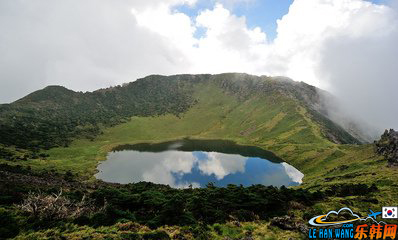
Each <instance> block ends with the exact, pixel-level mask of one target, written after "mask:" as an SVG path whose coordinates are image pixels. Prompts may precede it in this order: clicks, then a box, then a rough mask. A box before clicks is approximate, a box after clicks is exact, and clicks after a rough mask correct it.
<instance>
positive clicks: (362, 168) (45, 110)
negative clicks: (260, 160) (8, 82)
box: [0, 73, 398, 239]
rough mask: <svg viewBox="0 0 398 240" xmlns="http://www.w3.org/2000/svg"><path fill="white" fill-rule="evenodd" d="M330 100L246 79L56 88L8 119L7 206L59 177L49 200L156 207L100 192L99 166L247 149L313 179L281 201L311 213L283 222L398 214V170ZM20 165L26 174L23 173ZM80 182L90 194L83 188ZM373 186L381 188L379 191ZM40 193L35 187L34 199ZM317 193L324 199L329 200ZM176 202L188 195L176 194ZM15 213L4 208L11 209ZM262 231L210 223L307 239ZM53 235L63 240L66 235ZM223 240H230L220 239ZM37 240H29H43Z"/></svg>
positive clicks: (299, 86) (4, 134)
mask: <svg viewBox="0 0 398 240" xmlns="http://www.w3.org/2000/svg"><path fill="white" fill-rule="evenodd" d="M320 91H321V90H319V89H316V88H315V87H313V86H310V85H307V84H305V83H301V82H294V81H292V80H289V79H285V78H270V77H257V76H251V75H247V74H236V73H230V74H219V75H176V76H169V77H165V76H149V77H147V78H143V79H139V80H137V81H136V82H132V83H130V84H127V85H125V86H118V87H113V88H109V89H102V90H98V91H95V92H87V93H80V92H73V91H71V90H67V89H65V88H63V87H56V86H52V87H47V88H45V89H43V90H40V91H37V92H34V93H32V94H30V95H28V96H26V97H24V98H22V99H20V100H18V101H16V102H14V103H12V104H8V105H2V106H1V107H0V147H1V149H0V150H1V151H0V153H2V156H3V157H2V158H3V159H2V160H0V163H2V164H7V165H4V166H8V167H7V168H9V169H12V170H9V171H7V170H4V171H2V170H0V174H3V175H1V176H7V179H8V180H3V181H0V186H1V188H0V189H1V190H2V191H3V192H2V193H3V195H4V196H14V195H12V194H14V193H12V191H9V190H5V189H7V187H8V186H10V185H13V184H16V185H18V184H19V185H18V186H19V187H20V188H21V189H23V191H22V192H24V191H25V192H26V191H28V190H29V189H30V188H26V187H24V184H26V181H27V180H26V179H30V178H34V182H35V181H36V182H40V184H41V181H42V180H40V179H41V177H43V175H45V174H50V175H49V176H50V179H51V181H49V184H48V187H49V188H53V189H57V188H58V187H59V186H63V188H64V189H65V191H69V192H71V194H72V193H73V194H74V196H75V195H78V193H76V192H74V191H75V190H74V188H77V189H79V191H80V194H81V192H87V193H92V192H93V191H94V193H95V194H97V195H95V196H98V194H104V195H105V196H108V195H110V196H111V195H112V194H113V192H111V191H110V190H109V191H108V190H103V188H105V189H107V188H113V187H115V188H116V189H118V190H117V191H118V193H117V194H120V197H121V198H124V197H126V198H127V199H130V200H129V201H135V200H133V199H136V198H142V197H143V196H144V195H142V194H144V193H142V192H140V191H141V190H142V189H141V187H140V186H135V185H132V186H126V187H125V188H123V187H120V189H119V187H118V186H113V185H109V186H108V185H106V184H104V183H99V182H98V181H97V180H95V178H94V176H93V175H94V174H95V172H96V166H97V164H98V162H99V161H102V160H105V158H106V155H107V153H108V152H109V151H111V150H112V149H113V148H114V147H116V146H118V145H123V144H133V143H140V142H163V141H168V140H174V139H182V138H187V137H188V138H193V139H223V140H232V141H234V142H236V143H237V144H242V145H250V146H257V147H261V148H263V149H265V150H269V151H272V152H273V153H274V154H276V155H277V156H278V157H280V158H282V159H284V160H285V161H286V162H288V163H289V164H291V165H292V166H294V167H295V168H297V169H299V170H300V171H301V172H303V173H304V174H305V176H304V179H303V181H304V182H303V184H302V185H300V186H298V187H295V188H293V189H292V190H291V191H293V193H288V195H289V197H286V196H285V195H284V194H287V193H285V192H283V191H282V193H278V192H277V193H275V194H281V197H280V199H285V197H286V199H287V200H286V199H285V200H283V201H286V204H293V203H292V202H293V201H294V202H298V203H297V204H301V205H300V206H301V207H298V208H293V209H294V210H293V211H290V212H283V211H281V214H282V213H283V214H292V213H293V215H295V216H296V218H297V219H298V220H297V221H301V222H305V221H306V220H307V218H308V217H309V216H310V215H311V214H315V213H318V212H323V211H326V210H330V209H331V208H333V209H334V208H337V207H339V206H350V207H351V208H352V209H353V210H355V211H357V212H363V213H365V212H366V211H367V209H369V208H371V207H375V206H377V207H379V206H381V205H385V206H388V205H389V204H390V205H391V204H394V201H395V200H396V199H398V194H397V191H392V190H391V188H394V189H396V188H397V186H396V185H395V184H394V183H395V181H396V180H398V179H397V177H396V174H395V170H394V169H393V168H389V167H387V164H386V161H385V160H383V158H381V157H380V156H378V155H376V154H375V153H374V149H373V148H374V146H373V145H372V144H361V142H360V140H358V139H356V138H355V137H353V136H352V135H351V134H349V133H348V132H347V131H346V130H344V129H343V128H342V127H340V126H339V125H338V124H336V123H334V122H333V121H331V120H330V119H329V118H328V116H327V114H326V110H325V108H324V107H323V105H322V103H321V101H320V95H319V94H320ZM17 165H18V166H19V167H12V166H17ZM16 169H17V170H16ZM18 169H19V170H18ZM21 169H22V170H21ZM21 174H22V175H23V176H25V177H21ZM26 176H30V177H26ZM33 176H34V177H33ZM23 178H26V179H25V180H22V179H23ZM60 178H61V179H60ZM74 181H78V182H79V184H83V185H79V186H78V187H76V186H75V184H77V183H75V182H74ZM101 184H104V185H101ZM361 184H363V185H361ZM372 184H374V185H375V186H374V187H371V185H372ZM37 185H38V184H33V187H37ZM30 186H31V185H30ZM154 188H155V189H158V188H157V187H154ZM375 188H376V189H377V191H378V192H375V191H376V190H374V189H375ZM83 189H84V190H83ZM159 189H161V190H157V191H160V192H161V193H159V192H157V193H151V194H155V195H156V194H158V195H156V196H155V197H154V198H150V199H152V200H148V201H154V202H156V201H160V200H159V199H162V196H163V195H162V194H166V195H167V194H169V195H170V194H171V192H172V190H165V188H163V187H159ZM363 189H365V193H364V191H363ZM368 190H369V191H368ZM7 191H8V192H7ZM97 191H98V192H97ZM115 191H116V190H115ZM195 191H199V190H195ZM203 191H210V193H208V194H210V195H209V196H213V195H211V194H216V193H214V192H212V191H215V190H212V188H208V190H203ZM220 191H223V190H220ZM225 191H232V192H233V191H236V189H229V190H225ZM247 191H254V192H255V193H253V194H254V195H253V194H252V193H249V192H248V193H247V194H248V195H250V194H252V195H250V196H257V195H256V194H257V193H258V192H261V191H269V190H256V189H254V190H253V189H250V190H247ZM256 191H257V192H256ZM272 191H273V190H272ZM300 191H308V192H306V193H305V194H304V195H306V196H308V199H311V201H309V202H308V204H310V205H309V206H305V204H304V203H305V200H303V199H302V194H303V193H302V192H300ZM317 191H320V192H319V194H321V195H317V194H318V193H317ZM111 193H112V194H111ZM73 194H72V195H73ZM115 194H116V193H115ZM129 194H132V195H131V196H130V195H129ZM134 194H135V195H134ZM181 194H182V196H181V198H182V199H185V198H188V199H191V195H189V194H196V192H193V193H191V192H183V193H181ZM184 194H185V195H184ZM198 194H199V193H198ZM201 194H203V195H206V194H207V193H206V192H205V193H201ZM235 194H237V193H235ZM311 194H314V195H311ZM169 195H167V196H169ZM174 195H178V194H177V193H173V194H171V196H174ZM293 195H294V196H295V197H292V196H293ZM18 196H20V195H18ZM23 196H24V195H21V197H22V198H23ZM101 196H102V195H101ZM118 196H119V195H118ZM151 196H152V195H151ZM206 196H207V195H206ZM214 196H215V195H214ZM234 196H238V195H234ZM319 196H322V200H320V199H319ZM75 197H76V196H75ZM10 198H11V197H10ZM289 198H291V199H290V200H289ZM94 199H95V197H94ZM209 199H211V197H209ZM231 199H233V197H231ZM278 199H279V198H278ZM364 199H368V201H364ZM115 201H116V200H115ZM162 201H163V200H162ZM164 201H166V200H164ZM181 201H183V200H181ZM184 201H185V200H184ZM253 201H254V200H253ZM256 201H257V200H256ZM258 201H260V200H258ZM261 201H262V200H261ZM281 201H282V200H281ZM301 201H302V203H301ZM5 202H7V201H5V200H2V201H1V203H2V204H5ZM112 204H115V206H118V207H119V208H117V209H124V208H123V207H122V206H124V207H125V205H123V204H124V203H123V202H120V201H116V202H113V203H112ZM154 204H155V203H154ZM162 204H166V203H163V202H162ZM190 204H191V203H190ZM239 204H241V203H239ZM303 204H304V205H303ZM4 206H6V207H5V209H8V210H7V211H12V212H13V210H10V209H12V207H9V205H7V204H5V205H4ZM187 206H190V205H189V204H188V205H187ZM125 210H126V209H124V210H123V211H125ZM0 211H1V208H0ZM129 211H132V210H129ZM13 214H14V213H13ZM113 214H114V213H113ZM123 214H127V213H125V212H124V213H123ZM129 214H132V213H131V212H129ZM134 214H136V215H135V219H137V221H138V222H139V223H140V224H141V225H137V226H135V228H139V229H140V231H141V233H144V232H148V231H149V230H148V229H146V228H145V226H143V225H146V224H147V222H145V221H146V220H145V221H144V220H140V218H139V214H138V213H134ZM137 214H138V215H137ZM209 214H210V215H211V214H213V213H209ZM214 214H215V213H214ZM275 214H276V213H275ZM306 214H307V215H308V214H309V215H308V216H307V215H306ZM216 215H217V214H216ZM18 216H19V215H18ZM112 216H113V215H112ZM159 216H160V215H159ZM184 216H185V215H184ZM217 216H219V215H217ZM119 218H123V219H128V221H130V222H129V223H128V224H132V223H131V221H132V220H131V219H134V218H133V217H131V216H130V215H128V214H127V215H123V216H121V217H120V216H119ZM220 219H221V218H220ZM261 220H262V222H258V221H257V222H256V221H247V222H246V223H242V224H243V226H242V227H241V228H237V227H236V226H235V227H234V225H231V223H230V222H227V223H225V221H224V219H223V220H222V221H221V220H220V222H218V220H217V221H213V222H211V221H210V222H208V224H210V225H208V226H210V228H209V229H207V230H206V231H205V232H209V234H213V235H214V234H215V235H214V236H213V235H212V238H218V237H219V236H220V238H219V239H222V236H233V237H237V236H241V235H242V234H243V235H244V234H245V233H246V232H247V231H249V230H250V232H252V233H253V234H254V235H253V236H257V237H258V236H268V237H269V239H286V237H302V235H301V233H299V232H298V230H297V229H296V230H291V231H282V230H281V229H279V228H277V227H273V226H271V225H270V219H269V218H267V219H261ZM87 221H88V220H87ZM90 221H94V220H90ZM90 221H88V222H90ZM126 221H127V220H126ZM156 221H157V220H156ZM159 221H160V222H161V220H159ZM162 221H163V220H162ZM170 221H171V220H170ZM171 222H172V221H171ZM242 222H243V221H242ZM271 222H272V221H271ZM73 223H74V224H77V225H76V226H75V225H73V226H69V228H71V230H70V231H69V233H68V234H70V236H72V237H73V234H77V233H80V234H83V232H85V233H86V234H87V232H91V233H95V232H96V233H97V234H105V233H106V234H108V233H109V234H110V233H111V232H112V231H113V234H116V235H118V234H120V231H121V230H120V229H122V227H121V226H120V224H124V223H123V221H122V222H119V223H114V222H111V223H109V224H108V226H107V227H103V229H102V230H100V229H99V228H98V226H97V225H90V224H89V225H90V226H89V227H85V228H83V227H79V226H80V225H84V224H80V223H77V222H76V221H75V222H73ZM166 223H167V221H166ZM205 223H207V222H206V221H205ZM79 224H80V225H79ZM114 224H116V225H114ZM125 224H127V223H125ZM217 224H219V225H217ZM149 225H150V224H149ZM172 225H176V229H177V230H178V231H180V232H183V230H182V229H180V227H178V226H179V225H180V223H179V222H174V223H173V224H172ZM195 226H196V225H195ZM129 227H130V228H133V227H132V226H130V225H129ZM156 227H158V230H159V231H165V232H167V233H168V234H169V235H170V232H171V231H172V230H170V229H167V226H166V227H159V226H156ZM45 229H50V230H48V231H58V233H59V231H61V230H60V228H59V226H58V225H57V226H48V227H47V228H45ZM45 229H44V230H43V229H41V231H42V232H38V233H37V234H39V235H37V236H45V235H46V234H47V233H46V232H45V231H46V230H45ZM145 229H146V230H145ZM248 229H249V230H248ZM177 230H175V231H177ZM202 230H203V229H202ZM202 230H201V231H202ZM101 231H102V232H101ZM173 231H174V230H173ZM195 231H196V230H192V229H191V230H189V231H188V232H190V233H192V234H194V232H195ZM198 231H199V230H198ZM203 231H204V230H203ZM216 232H221V233H222V234H221V235H220V234H218V235H217V234H216ZM25 234H27V235H25V237H26V238H30V237H32V236H33V235H34V234H33V235H31V236H30V235H28V233H25ZM40 234H42V235H40ZM48 234H49V233H48ZM106 234H105V235H106ZM195 234H196V233H195ZM195 234H194V235H195ZM239 234H241V235H239ZM256 234H258V235H256ZM83 235H84V234H83ZM37 236H36V237H37ZM109 236H110V235H109ZM118 236H119V235H118ZM184 236H185V235H184ZM137 239H139V238H137ZM155 239H156V238H155ZM188 239H189V238H188ZM259 239H261V238H259Z"/></svg>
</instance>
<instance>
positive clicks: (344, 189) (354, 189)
mask: <svg viewBox="0 0 398 240" xmlns="http://www.w3.org/2000/svg"><path fill="white" fill-rule="evenodd" d="M376 191H378V188H377V187H376V185H375V184H373V185H371V186H368V185H366V184H361V183H359V184H340V185H333V186H331V187H330V188H329V189H328V190H326V192H325V193H326V194H327V195H328V196H337V197H346V196H364V195H367V194H369V193H372V192H376Z"/></svg>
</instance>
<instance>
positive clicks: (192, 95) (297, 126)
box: [0, 73, 370, 149]
mask: <svg viewBox="0 0 398 240" xmlns="http://www.w3.org/2000/svg"><path fill="white" fill-rule="evenodd" d="M208 87H213V88H217V89H220V91H221V92H222V94H223V95H225V96H233V97H234V98H236V99H237V101H238V102H237V103H236V104H237V105H236V107H235V108H237V109H238V108H239V106H246V108H253V109H255V112H256V113H250V112H248V113H246V114H249V115H248V116H246V117H247V118H248V119H251V118H252V119H251V120H245V121H246V122H247V121H249V122H248V123H245V124H243V122H242V123H239V120H238V118H236V117H235V116H234V115H233V114H232V113H231V116H229V115H226V116H225V117H224V118H225V119H231V120H232V121H234V123H233V124H239V125H241V127H240V128H241V133H240V134H241V135H242V136H246V135H247V136H249V135H253V134H255V133H256V132H258V133H259V134H260V132H262V131H267V132H269V134H270V139H271V138H275V139H279V140H278V141H279V142H280V143H283V142H292V141H293V142H295V141H296V140H294V137H293V136H296V135H297V134H298V135H297V136H301V135H302V134H304V135H308V137H307V139H303V143H305V142H308V143H310V142H311V141H312V140H310V139H311V138H314V139H315V138H316V139H318V138H319V137H321V138H323V139H327V140H328V141H330V142H333V143H351V144H352V143H356V144H358V143H361V142H367V141H369V140H370V139H369V138H368V136H367V135H366V134H364V133H363V132H362V131H361V128H360V127H357V125H356V123H355V121H352V120H347V119H348V118H347V119H345V120H346V123H349V124H347V125H344V124H340V122H343V121H335V120H336V119H337V118H335V117H334V116H331V115H329V111H328V110H327V109H326V108H325V106H326V105H325V103H324V101H323V99H324V97H323V96H326V95H328V96H329V98H330V99H333V97H332V96H331V95H330V94H328V93H327V92H325V91H322V90H320V89H317V88H316V87H313V86H311V85H308V84H306V83H303V82H295V81H293V80H290V79H289V78H285V77H267V76H261V77H259V76H254V75H248V74H242V73H225V74H217V75H210V74H199V75H172V76H161V75H151V76H148V77H145V78H142V79H138V80H137V81H135V82H131V83H128V84H124V85H123V86H116V87H111V88H106V89H99V90H96V91H94V92H85V93H83V92H75V91H72V90H69V89H66V88H64V87H61V86H48V87H46V88H44V89H42V90H38V91H36V92H33V93H31V94H29V95H27V96H26V97H23V98H21V99H19V100H17V101H15V102H13V103H11V104H3V105H0V126H1V127H0V136H2V137H1V142H0V143H1V144H4V145H7V146H10V145H15V146H18V147H22V148H28V149H41V148H44V149H48V148H52V147H56V146H67V145H68V144H69V143H70V142H71V140H72V139H74V138H76V137H78V138H79V137H83V138H95V136H96V135H98V134H101V131H102V130H101V129H103V128H104V127H105V128H107V127H111V126H114V125H117V124H120V123H123V122H126V121H130V118H131V117H133V116H158V115H164V114H172V115H176V116H184V113H185V112H186V111H188V110H189V109H191V108H192V107H193V106H195V104H196V103H197V102H207V101H210V99H207V98H203V97H198V96H197V92H198V91H203V90H200V89H202V88H208ZM232 110H233V109H231V111H232ZM206 111H208V112H212V111H214V109H212V107H209V109H206ZM272 117H273V118H272ZM221 121H223V120H221ZM267 121H271V122H270V123H267V124H266V122H267ZM201 124H206V123H201ZM225 124H227V126H228V124H231V123H228V121H226V123H225ZM248 124H249V125H248ZM270 124H271V125H270ZM317 132H319V133H317ZM282 133H284V135H286V136H285V137H281V138H278V137H277V136H279V135H281V134H282ZM262 134H263V137H265V136H266V135H264V133H262ZM292 134H293V135H292ZM318 134H320V135H321V136H318ZM271 136H273V137H271ZM282 136H283V134H282ZM300 139H301V137H300ZM313 141H314V142H316V140H313ZM322 141H323V140H322Z"/></svg>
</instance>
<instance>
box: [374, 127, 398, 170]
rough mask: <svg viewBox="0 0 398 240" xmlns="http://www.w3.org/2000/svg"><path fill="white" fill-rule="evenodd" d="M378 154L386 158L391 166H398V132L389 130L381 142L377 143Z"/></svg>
mask: <svg viewBox="0 0 398 240" xmlns="http://www.w3.org/2000/svg"><path fill="white" fill-rule="evenodd" d="M375 145H376V149H375V151H376V153H377V154H379V155H382V156H384V158H385V159H386V160H387V161H388V165H389V166H398V132H397V131H394V129H390V131H388V130H387V129H386V130H385V131H384V133H383V135H381V138H380V140H379V141H375Z"/></svg>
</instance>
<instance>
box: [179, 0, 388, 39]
mask: <svg viewBox="0 0 398 240" xmlns="http://www.w3.org/2000/svg"><path fill="white" fill-rule="evenodd" d="M367 1H369V2H372V3H376V4H385V3H386V2H388V0H367ZM222 3H223V5H224V6H225V7H227V8H228V9H229V10H230V11H231V12H232V13H233V14H234V15H237V16H244V17H245V18H246V23H247V25H248V27H249V28H254V27H260V28H261V29H262V31H263V32H265V33H266V34H267V39H268V41H272V40H273V39H275V37H276V29H277V23H276V22H277V19H280V18H282V17H283V16H284V15H285V14H287V13H288V11H289V6H290V5H291V4H292V3H293V0H261V1H260V0H253V1H242V2H240V3H239V2H238V3H237V2H235V3H234V4H233V5H228V1H222ZM214 4H215V1H214V0H199V1H198V2H197V3H196V4H195V6H193V7H190V6H187V5H182V6H178V7H177V8H176V10H177V11H179V12H182V13H185V14H187V15H188V16H190V17H192V18H194V17H196V16H197V15H198V13H199V12H200V11H202V10H205V9H212V8H213V7H214ZM203 34H204V29H200V28H199V29H198V30H197V32H196V33H195V36H196V37H201V36H203Z"/></svg>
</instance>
